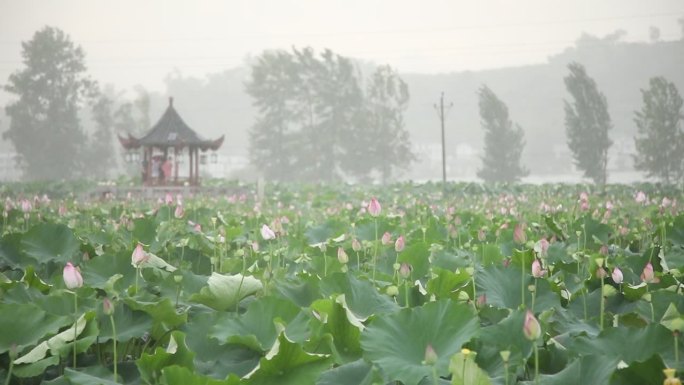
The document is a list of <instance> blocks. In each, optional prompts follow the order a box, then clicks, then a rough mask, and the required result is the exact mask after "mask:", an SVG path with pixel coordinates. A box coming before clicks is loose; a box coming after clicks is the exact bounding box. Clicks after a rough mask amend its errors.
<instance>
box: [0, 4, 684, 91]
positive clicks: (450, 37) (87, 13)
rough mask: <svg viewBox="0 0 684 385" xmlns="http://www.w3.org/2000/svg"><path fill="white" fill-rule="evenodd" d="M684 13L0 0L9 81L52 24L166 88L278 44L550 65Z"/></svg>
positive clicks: (633, 8) (2, 73) (107, 66)
mask: <svg viewBox="0 0 684 385" xmlns="http://www.w3.org/2000/svg"><path fill="white" fill-rule="evenodd" d="M682 17H684V1H682V0H563V1H559V0H467V1H466V0H383V1H380V0H316V1H314V0H270V1H269V0H246V1H227V0H223V1H218V0H217V1H190V0H187V1H179V0H115V1H111V0H108V1H100V0H0V84H1V83H4V82H6V80H7V76H8V75H9V74H10V73H11V72H13V71H15V70H17V69H19V68H21V57H20V52H21V46H20V42H21V41H25V40H29V39H30V38H31V36H32V35H33V33H34V32H35V31H36V30H37V29H39V28H41V27H42V26H44V25H51V26H55V27H58V28H61V29H63V30H64V31H65V32H67V33H68V34H69V35H70V36H71V38H72V39H73V40H74V41H75V42H77V43H78V44H80V45H81V46H82V47H83V48H84V50H85V52H86V55H87V56H86V59H87V65H88V68H89V72H90V74H91V75H92V77H93V78H94V79H96V80H98V81H100V82H102V83H115V85H116V86H117V87H118V88H126V89H128V88H130V87H132V86H133V85H136V84H141V85H143V86H145V87H147V88H149V89H152V90H157V91H162V90H163V89H164V87H163V84H164V83H163V80H164V77H165V76H167V74H169V73H170V72H172V71H178V72H179V73H181V74H183V75H192V76H200V77H201V76H203V75H204V74H206V73H211V72H220V71H222V70H224V69H227V68H233V67H236V66H240V65H242V64H244V62H245V58H247V57H248V56H249V55H252V56H255V55H258V54H259V53H260V52H261V51H263V50H264V49H270V48H284V49H289V47H291V46H292V45H295V46H297V47H304V46H312V47H314V48H316V49H322V48H331V49H332V50H333V51H335V52H337V53H339V54H342V55H346V56H352V57H356V58H361V59H365V60H368V61H373V62H375V63H378V64H381V63H388V64H390V65H392V66H393V67H395V68H397V69H398V70H399V71H400V72H422V73H434V72H451V71H462V70H477V69H482V68H494V67H504V66H514V65H522V64H528V63H536V62H543V61H544V60H545V58H546V57H547V56H548V55H550V54H554V53H557V52H560V51H562V50H563V48H564V47H567V46H569V45H572V44H573V42H574V41H575V40H576V39H577V38H578V37H579V36H580V34H581V33H582V32H588V33H591V34H594V35H599V36H603V35H606V34H608V33H611V32H613V31H615V30H616V29H624V30H626V31H627V36H626V40H642V41H643V40H648V38H649V27H650V26H657V27H658V28H660V30H661V38H662V39H663V40H672V39H678V38H679V37H680V36H681V28H680V26H679V24H678V23H677V19H678V18H682ZM2 96H6V95H1V94H0V99H2Z"/></svg>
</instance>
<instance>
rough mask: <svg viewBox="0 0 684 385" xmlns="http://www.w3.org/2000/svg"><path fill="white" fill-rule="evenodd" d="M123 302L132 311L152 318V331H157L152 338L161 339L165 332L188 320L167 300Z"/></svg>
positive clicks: (131, 300) (184, 314) (129, 300)
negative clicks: (137, 311) (140, 312)
mask: <svg viewBox="0 0 684 385" xmlns="http://www.w3.org/2000/svg"><path fill="white" fill-rule="evenodd" d="M123 301H124V303H125V304H126V305H128V307H130V308H131V309H132V310H139V311H142V312H145V313H147V314H149V315H150V316H151V317H152V320H153V321H154V324H153V329H157V330H156V331H155V332H154V333H153V336H154V337H161V335H162V334H164V333H165V332H166V331H168V330H171V329H174V328H177V327H179V326H181V325H183V324H184V323H186V322H187V320H188V314H187V313H186V312H178V311H176V306H174V304H173V302H171V300H170V299H169V298H164V299H161V300H158V301H143V300H140V299H133V298H124V300H123Z"/></svg>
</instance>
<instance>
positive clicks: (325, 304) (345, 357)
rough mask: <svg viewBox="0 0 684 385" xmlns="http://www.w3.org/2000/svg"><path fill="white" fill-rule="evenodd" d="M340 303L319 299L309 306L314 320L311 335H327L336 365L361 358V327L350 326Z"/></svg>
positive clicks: (347, 314) (341, 302) (346, 311)
mask: <svg viewBox="0 0 684 385" xmlns="http://www.w3.org/2000/svg"><path fill="white" fill-rule="evenodd" d="M342 297H343V296H340V299H341V301H333V300H332V299H321V300H318V301H316V302H314V303H313V304H311V310H312V311H313V312H315V313H314V314H315V315H316V320H315V321H312V325H314V326H312V328H313V329H314V331H313V333H314V334H315V335H317V336H318V337H319V338H321V337H322V336H323V335H324V334H329V335H330V336H331V338H332V355H333V358H334V360H335V363H337V364H344V363H347V362H351V361H354V360H358V359H359V358H361V353H362V351H361V345H360V342H359V339H360V336H361V328H362V327H363V325H360V326H361V327H359V325H358V324H356V325H355V324H352V322H350V321H349V318H348V317H349V311H348V310H347V309H345V307H344V305H343V300H344V298H342Z"/></svg>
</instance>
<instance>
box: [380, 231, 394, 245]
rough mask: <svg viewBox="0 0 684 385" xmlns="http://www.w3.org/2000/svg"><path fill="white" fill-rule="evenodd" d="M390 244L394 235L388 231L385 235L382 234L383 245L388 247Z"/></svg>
mask: <svg viewBox="0 0 684 385" xmlns="http://www.w3.org/2000/svg"><path fill="white" fill-rule="evenodd" d="M390 243H392V234H390V233H389V232H388V231H385V234H382V244H383V245H385V246H387V245H389V244H390Z"/></svg>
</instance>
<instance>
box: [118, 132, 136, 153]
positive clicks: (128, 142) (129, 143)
mask: <svg viewBox="0 0 684 385" xmlns="http://www.w3.org/2000/svg"><path fill="white" fill-rule="evenodd" d="M116 136H117V137H118V138H119V143H121V145H122V146H123V147H124V148H125V149H126V150H131V149H136V148H140V140H139V139H137V138H135V137H133V136H132V135H131V134H128V137H127V138H124V137H122V136H121V135H119V134H117V135H116Z"/></svg>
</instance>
